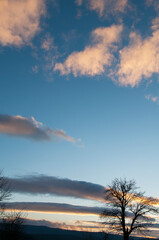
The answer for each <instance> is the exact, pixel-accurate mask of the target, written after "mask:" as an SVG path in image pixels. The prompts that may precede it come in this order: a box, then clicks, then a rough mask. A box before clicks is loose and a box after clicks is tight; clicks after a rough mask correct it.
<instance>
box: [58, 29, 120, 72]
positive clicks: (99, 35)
mask: <svg viewBox="0 0 159 240" xmlns="http://www.w3.org/2000/svg"><path fill="white" fill-rule="evenodd" d="M121 31H122V25H112V26H111V27H102V28H97V29H95V30H94V31H93V32H92V34H91V36H92V44H91V45H88V46H86V47H85V49H84V50H83V51H80V52H73V53H72V54H71V55H69V56H68V58H67V59H66V60H65V62H64V63H56V64H55V67H54V71H57V70H59V71H60V73H61V74H62V75H65V74H69V73H71V72H72V73H73V75H74V76H75V77H76V76H77V75H89V76H95V75H98V74H102V73H104V71H105V67H106V66H110V65H111V63H112V60H113V58H114V56H113V54H112V51H114V50H115V49H116V48H115V43H116V42H118V41H119V39H120V34H121Z"/></svg>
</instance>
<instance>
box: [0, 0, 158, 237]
mask: <svg viewBox="0 0 159 240" xmlns="http://www.w3.org/2000/svg"><path fill="white" fill-rule="evenodd" d="M158 12H159V2H158V0H140V1H138V0H85V1H84V0H67V1H65V0H1V1H0V16H1V21H0V149H1V156H0V169H2V171H3V174H4V175H5V176H6V177H7V178H8V179H10V180H11V182H12V183H13V185H14V188H13V189H14V191H13V195H12V199H11V200H10V201H11V204H12V205H14V204H15V203H16V206H17V208H19V209H21V208H22V209H27V218H28V220H27V221H28V222H30V223H32V224H37V225H39V224H40V225H41V224H44V225H47V226H51V227H61V228H67V229H78V230H79V229H80V230H83V229H89V230H90V229H92V230H96V229H97V230H98V229H99V228H100V225H99V224H100V222H101V219H100V218H99V213H100V211H101V210H102V209H103V207H104V206H105V205H104V203H103V197H102V194H103V190H104V189H105V186H108V185H109V184H111V182H112V180H113V179H114V178H116V177H117V178H127V179H128V180H130V179H134V180H135V181H136V184H137V186H139V187H140V188H141V190H142V191H145V194H146V196H151V197H155V198H159V196H158V180H159V177H158V169H159V161H158V156H159V148H158V142H159V128H158V120H159V90H158V86H159V37H158V36H159V14H158ZM158 231H159V228H158V225H157V224H156V225H155V226H154V229H153V231H152V232H151V236H157V234H158Z"/></svg>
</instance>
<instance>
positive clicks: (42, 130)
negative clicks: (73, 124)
mask: <svg viewBox="0 0 159 240" xmlns="http://www.w3.org/2000/svg"><path fill="white" fill-rule="evenodd" d="M0 133H2V134H7V135H10V136H17V137H24V138H31V139H34V140H37V141H43V140H45V141H50V140H51V139H52V137H53V138H55V139H57V138H58V139H63V140H66V141H68V142H72V143H75V142H77V141H79V140H76V139H74V138H73V137H71V136H69V135H67V134H66V133H65V131H63V130H56V129H51V128H49V127H46V126H44V125H43V123H41V122H38V121H37V120H36V119H35V118H34V117H31V118H25V117H22V116H10V115H2V114H0Z"/></svg>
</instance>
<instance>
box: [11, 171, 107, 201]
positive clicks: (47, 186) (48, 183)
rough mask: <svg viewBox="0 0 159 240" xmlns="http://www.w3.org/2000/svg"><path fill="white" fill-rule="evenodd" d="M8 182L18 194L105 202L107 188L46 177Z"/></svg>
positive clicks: (40, 176)
mask: <svg viewBox="0 0 159 240" xmlns="http://www.w3.org/2000/svg"><path fill="white" fill-rule="evenodd" d="M8 180H9V182H10V183H11V186H12V190H13V192H16V193H28V194H50V195H57V196H69V197H75V198H83V199H90V200H97V201H104V191H105V187H104V186H102V185H99V184H95V183H90V182H85V181H76V180H71V179H65V178H57V177H52V176H46V175H31V176H25V177H19V178H8Z"/></svg>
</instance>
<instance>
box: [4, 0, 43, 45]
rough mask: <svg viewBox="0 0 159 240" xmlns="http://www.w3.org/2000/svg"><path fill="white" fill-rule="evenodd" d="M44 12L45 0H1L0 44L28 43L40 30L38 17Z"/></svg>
mask: <svg viewBox="0 0 159 240" xmlns="http://www.w3.org/2000/svg"><path fill="white" fill-rule="evenodd" d="M44 14H45V0H34V1H33V0H1V1H0V16H1V21H0V44H1V45H2V46H9V45H13V46H21V45H23V44H28V43H29V42H30V40H31V39H32V38H33V37H34V36H35V34H36V33H37V32H38V31H39V30H40V18H41V16H43V15H44Z"/></svg>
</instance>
